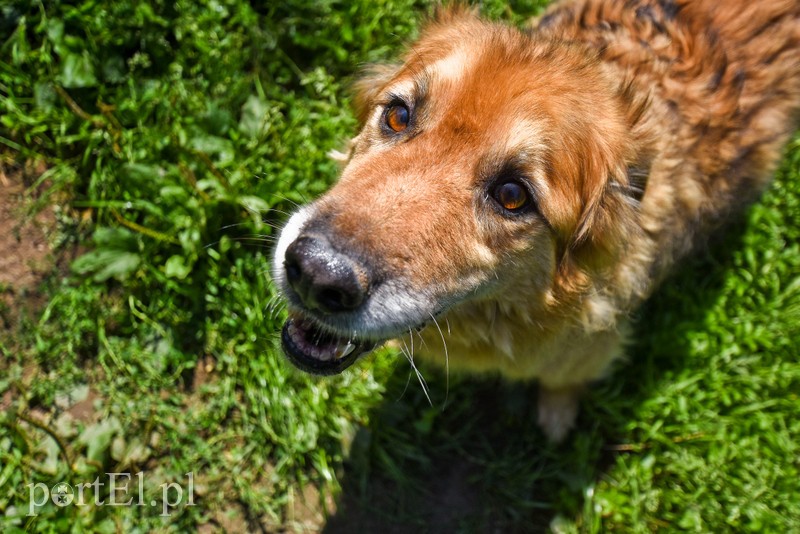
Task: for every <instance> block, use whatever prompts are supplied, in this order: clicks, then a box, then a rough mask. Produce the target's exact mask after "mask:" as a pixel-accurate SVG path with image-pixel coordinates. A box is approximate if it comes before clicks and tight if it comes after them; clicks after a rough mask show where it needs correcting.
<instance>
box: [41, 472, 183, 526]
mask: <svg viewBox="0 0 800 534" xmlns="http://www.w3.org/2000/svg"><path fill="white" fill-rule="evenodd" d="M106 476H107V477H108V480H107V481H106V482H102V481H101V480H100V477H97V478H96V479H94V481H93V482H86V483H82V484H75V486H71V485H69V484H67V483H66V482H58V483H56V484H54V485H53V486H52V487H48V486H47V484H45V483H44V482H36V483H30V484H28V485H27V486H26V487H27V488H28V494H29V497H30V499H29V500H28V515H29V516H35V515H38V514H37V513H36V510H37V509H38V508H41V507H42V506H44V505H45V504H47V501H53V504H55V505H56V506H58V507H64V506H88V505H94V506H160V507H161V514H160V515H161V516H163V517H168V516H169V515H170V514H171V513H172V510H173V509H174V508H175V507H176V506H178V505H180V504H183V505H184V506H194V505H195V504H194V473H193V472H191V471H190V472H188V473H186V474H185V475H184V476H185V477H186V485H182V484H181V483H179V482H165V483H163V484H161V485H160V486H159V487H160V488H161V499H160V500H159V499H151V500H150V501H147V500H145V497H144V473H143V472H142V471H139V472H138V473H135V474H134V475H133V476H131V474H130V473H106ZM132 485H135V486H134V487H133V488H132V487H131V486H132ZM106 487H107V490H108V491H107V495H106V496H105V498H103V493H106V492H103V491H101V489H102V488H106ZM184 490H185V493H186V499H185V501H184Z"/></svg>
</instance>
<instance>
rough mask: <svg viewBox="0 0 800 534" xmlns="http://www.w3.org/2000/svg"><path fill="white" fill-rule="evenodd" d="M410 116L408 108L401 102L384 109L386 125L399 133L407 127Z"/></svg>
mask: <svg viewBox="0 0 800 534" xmlns="http://www.w3.org/2000/svg"><path fill="white" fill-rule="evenodd" d="M410 118H411V117H410V113H409V112H408V108H407V107H406V106H404V105H403V104H393V105H391V106H389V108H388V109H387V110H386V118H385V121H386V126H388V127H389V128H390V129H391V130H392V131H393V132H397V133H400V132H402V131H403V130H405V129H406V128H408V122H409V120H410Z"/></svg>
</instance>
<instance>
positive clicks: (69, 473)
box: [0, 0, 800, 532]
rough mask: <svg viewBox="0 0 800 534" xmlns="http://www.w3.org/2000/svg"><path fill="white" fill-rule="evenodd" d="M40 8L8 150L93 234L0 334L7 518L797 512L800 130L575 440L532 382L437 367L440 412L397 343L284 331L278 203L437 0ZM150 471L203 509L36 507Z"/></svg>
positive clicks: (681, 526) (341, 519) (249, 519)
mask: <svg viewBox="0 0 800 534" xmlns="http://www.w3.org/2000/svg"><path fill="white" fill-rule="evenodd" d="M29 4H30V2H22V1H17V2H14V1H12V3H11V5H9V6H6V7H3V8H0V28H2V31H0V35H2V36H3V37H2V41H1V42H0V106H1V108H0V109H1V110H0V147H2V148H1V150H2V152H3V154H4V158H5V159H8V158H13V159H15V160H16V161H18V162H19V163H23V162H25V161H31V160H44V161H45V162H46V163H47V166H48V171H47V172H46V173H45V174H44V175H43V176H42V177H41V178H40V179H39V181H38V182H37V183H34V184H31V192H32V195H31V199H32V200H31V209H37V208H38V207H41V206H44V205H48V204H51V205H56V206H57V207H58V212H57V229H56V230H57V231H56V232H55V233H54V235H53V242H54V246H55V247H56V248H57V249H59V250H63V251H70V250H73V248H74V246H75V244H76V243H80V244H81V245H82V248H81V249H80V250H82V251H84V253H83V255H81V256H80V257H79V258H78V259H77V260H76V261H75V262H74V263H72V267H71V270H70V271H69V272H63V271H59V270H55V269H54V272H53V274H52V276H51V277H49V278H48V279H47V280H46V281H45V283H44V284H43V286H42V288H41V289H40V292H41V293H42V294H43V295H44V297H45V299H44V300H45V302H46V305H45V306H44V308H43V309H42V310H40V311H38V312H36V313H28V314H21V315H20V316H18V317H16V318H15V324H14V325H12V327H11V328H10V329H8V330H6V331H4V332H2V333H0V350H2V353H3V359H2V361H0V399H2V400H3V403H2V406H3V407H5V408H6V409H5V412H4V413H2V414H0V525H2V527H0V529H2V530H3V531H11V532H13V531H14V530H17V531H19V530H27V531H36V532H49V531H52V532H63V531H75V532H81V531H98V532H106V531H125V532H129V531H141V532H147V531H151V530H161V531H184V530H193V529H194V528H196V527H197V526H201V525H203V526H205V527H207V528H211V529H212V530H213V529H226V528H227V529H231V530H236V529H240V530H241V529H244V528H248V529H250V530H253V529H256V528H257V526H258V525H261V526H263V527H264V528H265V529H266V530H268V531H278V530H282V529H285V530H290V531H291V530H303V529H304V528H305V529H307V530H311V531H313V530H315V529H316V528H320V527H321V526H322V525H324V526H325V528H327V530H328V531H329V532H342V531H376V530H379V531H388V532H393V531H397V532H408V531H410V530H411V529H412V527H413V528H414V529H416V530H421V531H430V532H451V531H466V532H486V531H503V532H505V531H519V532H532V531H533V532H536V531H541V530H546V529H548V528H549V529H552V530H554V531H557V532H607V531H622V532H629V531H634V532H636V531H642V532H649V531H653V530H663V531H675V530H689V531H701V532H724V531H737V532H738V531H755V532H788V531H794V530H798V529H800V508H799V507H798V506H797V502H798V501H800V472H798V471H800V450H798V449H799V447H800V445H799V444H798V436H800V419H798V417H797V413H798V408H797V407H798V403H799V402H800V399H798V394H800V138H797V137H796V138H795V140H794V141H793V142H792V144H791V145H790V146H789V148H788V149H787V153H786V158H785V160H784V163H783V165H782V167H781V170H780V172H779V173H778V176H777V180H776V183H775V185H774V187H773V188H772V189H771V190H770V191H769V192H768V194H767V195H766V196H765V198H764V199H763V200H762V201H761V202H760V203H759V204H758V205H757V206H755V207H754V208H752V209H751V210H750V211H749V212H748V213H747V216H746V218H745V219H744V220H742V221H739V222H737V223H736V224H735V225H734V226H733V228H732V229H731V230H730V231H729V232H728V233H727V234H726V235H725V236H724V238H721V239H720V240H719V241H718V242H715V243H713V244H712V245H710V246H709V248H708V250H707V251H705V252H704V253H702V254H700V255H699V257H697V258H696V259H694V260H692V261H691V262H690V263H689V264H687V265H686V267H685V268H684V269H682V270H681V272H679V273H677V275H676V276H674V277H673V278H671V279H670V280H669V281H668V282H667V283H666V284H665V285H664V287H663V289H662V290H661V291H660V292H659V293H658V294H657V295H656V296H655V297H654V298H653V299H652V300H651V301H650V302H649V303H648V304H647V305H646V306H645V308H644V309H643V310H641V312H640V313H639V314H637V317H636V331H637V332H636V336H635V340H636V341H635V342H634V343H633V344H632V346H631V347H630V349H629V351H628V354H629V362H628V363H626V364H623V365H620V366H619V368H618V370H617V371H616V372H615V374H614V375H613V376H612V377H611V378H610V379H609V380H607V381H605V382H603V383H601V384H599V385H598V386H597V387H596V388H594V389H593V390H592V391H591V392H590V393H589V395H588V396H587V398H586V399H585V401H584V402H583V405H582V413H581V415H580V418H579V427H578V429H577V430H576V432H574V433H573V434H572V436H571V437H570V438H569V440H568V441H567V443H566V444H564V445H562V446H558V447H554V446H550V445H547V444H546V443H545V442H544V439H543V437H542V435H541V433H540V432H539V431H538V430H537V429H536V427H535V425H534V424H533V421H534V416H535V403H534V402H532V399H533V398H535V386H525V385H512V384H505V383H502V382H501V381H499V380H494V379H477V378H473V377H460V376H451V377H450V380H449V390H448V388H447V386H446V384H447V381H446V378H445V377H444V376H443V375H442V374H440V373H439V372H438V371H436V370H424V372H425V376H426V378H427V380H428V383H429V386H430V389H431V394H432V397H433V405H432V406H431V405H429V404H428V401H427V399H426V398H425V396H424V395H423V393H422V391H421V389H420V388H419V386H418V384H417V383H416V379H415V378H414V377H413V376H412V374H411V371H410V370H409V368H408V365H407V364H406V362H405V361H404V360H403V359H402V358H400V357H398V356H397V355H396V354H393V353H391V352H390V351H382V352H380V353H378V354H376V355H374V356H371V357H369V358H367V359H366V361H364V362H361V363H360V364H359V365H358V366H356V367H355V368H354V369H352V370H350V371H348V372H347V373H345V374H344V376H342V377H338V378H334V379H327V380H317V379H312V378H309V377H307V376H304V375H302V374H300V373H298V372H296V371H294V370H292V369H290V368H289V367H288V366H287V364H286V363H285V362H284V361H283V357H282V356H281V354H280V351H279V349H278V342H277V332H278V330H279V325H280V322H281V309H280V307H279V306H276V305H275V301H274V288H273V287H272V286H271V284H270V282H269V280H268V277H267V271H268V267H269V254H270V245H271V241H272V239H273V237H274V230H273V227H274V226H275V225H280V223H281V221H283V220H284V219H285V212H286V211H289V210H291V209H292V207H293V204H294V203H295V202H303V201H305V200H306V199H308V198H311V197H314V196H316V195H318V194H319V193H320V192H322V191H323V190H324V189H325V188H326V187H327V186H328V185H329V184H330V182H331V181H332V180H334V179H335V176H336V173H337V169H336V166H335V165H334V164H333V163H332V162H331V161H329V160H328V158H327V157H326V156H325V154H326V152H327V151H328V150H330V149H331V148H336V147H339V146H340V145H341V143H342V142H343V141H344V140H345V139H347V137H348V136H350V135H352V134H353V133H354V129H355V127H356V124H355V120H354V119H353V117H352V114H351V111H350V109H349V101H348V96H347V95H348V93H347V85H348V83H349V81H350V80H351V79H352V75H353V74H354V72H355V70H356V69H357V68H358V67H359V66H360V65H363V64H365V63H368V62H371V61H377V60H380V59H384V58H388V57H392V55H393V52H394V51H396V50H397V49H398V48H399V47H400V46H401V45H402V43H403V42H406V41H407V40H408V39H409V38H411V37H412V36H413V35H414V33H415V31H416V28H417V24H418V22H419V20H420V16H421V14H423V13H425V11H426V10H427V9H428V5H427V4H428V3H427V2H425V1H422V0H420V1H414V0H403V1H401V2H396V3H385V2H367V1H366V0H361V1H356V2H347V3H345V2H335V1H326V2H314V3H309V2H303V1H300V0H297V1H295V2H287V3H280V7H279V6H277V5H276V6H271V7H266V8H263V9H259V10H255V9H254V8H253V7H252V6H251V4H250V3H248V2H244V1H243V0H227V1H216V2H208V3H207V4H206V5H200V4H197V3H194V2H178V3H177V4H174V3H171V2H163V3H162V2H149V3H140V2H133V1H132V0H131V1H122V2H117V3H114V4H113V6H112V7H101V6H106V4H105V3H96V2H91V1H88V0H85V1H82V2H73V3H71V4H69V5H68V4H66V3H62V2H43V3H34V4H33V5H29ZM72 4H76V5H72ZM271 4H273V3H268V4H265V5H271ZM274 4H279V3H274ZM537 4H538V3H537V2H535V1H531V2H515V3H512V7H510V8H509V7H507V6H505V5H504V4H503V3H502V2H497V1H493V2H484V3H483V8H482V9H483V11H484V13H486V14H487V15H489V16H492V17H496V18H502V19H505V20H511V21H513V22H516V23H519V22H520V21H522V20H524V19H525V17H527V16H529V15H531V14H533V13H536V12H537V10H538V9H539V6H538V5H537ZM34 192H37V194H33V193H34ZM22 307H25V306H22ZM5 315H6V313H5V311H4V316H5ZM445 398H447V403H446V405H445ZM140 471H141V472H143V473H144V475H145V476H144V483H145V494H146V496H145V500H146V501H150V500H151V499H156V500H159V502H160V499H161V491H162V488H161V487H160V485H161V484H162V483H165V482H181V481H185V479H186V477H185V473H187V472H192V473H193V475H194V484H195V504H196V506H185V504H186V503H185V502H184V504H183V505H179V506H176V507H175V509H174V510H172V511H171V513H170V515H169V516H167V517H162V516H160V515H159V514H160V513H161V511H162V510H161V508H160V507H151V506H141V507H138V506H121V507H111V506H92V505H88V506H81V507H79V506H68V507H63V508H61V507H57V506H55V505H54V504H52V503H50V504H47V505H44V506H42V507H39V508H37V509H36V512H37V515H35V516H28V515H27V513H28V510H29V500H30V499H29V485H30V484H35V483H39V482H42V483H45V484H47V485H48V486H52V485H53V484H55V483H56V482H59V481H66V482H68V483H70V484H72V485H77V484H80V483H90V482H92V481H93V480H95V478H96V477H104V475H103V474H104V473H106V472H121V473H131V474H135V473H137V472H140ZM184 486H185V484H184ZM107 489H108V488H105V490H104V491H105V493H104V494H103V497H104V498H105V499H106V500H107V499H108V497H109V495H108V491H107ZM331 497H334V498H335V499H336V501H337V506H336V507H335V509H336V511H335V513H332V514H331V515H330V516H329V517H326V518H323V517H321V516H319V517H318V516H316V515H315V514H322V513H323V512H322V511H323V510H325V509H326V507H327V508H328V509H329V510H332V509H333V508H334V507H332V506H331V505H330V502H331ZM306 508H311V509H312V512H308V511H305V512H304V511H303V510H304V509H306Z"/></svg>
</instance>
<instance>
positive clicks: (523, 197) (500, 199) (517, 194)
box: [492, 182, 530, 212]
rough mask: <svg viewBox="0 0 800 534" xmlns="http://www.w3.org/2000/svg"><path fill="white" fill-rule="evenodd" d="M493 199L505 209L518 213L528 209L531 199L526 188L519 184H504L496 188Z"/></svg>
mask: <svg viewBox="0 0 800 534" xmlns="http://www.w3.org/2000/svg"><path fill="white" fill-rule="evenodd" d="M492 197H493V198H494V199H495V201H497V203H498V204H500V205H501V206H502V207H503V208H505V209H507V210H508V211H511V212H517V211H520V210H522V209H523V208H525V207H527V206H528V204H529V202H530V199H529V196H528V192H527V191H526V190H525V188H524V187H523V186H522V185H521V184H519V183H517V182H504V183H502V184H499V185H498V186H497V187H495V188H494V191H493V192H492Z"/></svg>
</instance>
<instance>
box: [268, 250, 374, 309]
mask: <svg viewBox="0 0 800 534" xmlns="http://www.w3.org/2000/svg"><path fill="white" fill-rule="evenodd" d="M284 268H285V269H286V280H287V281H288V282H289V285H290V286H291V287H292V289H294V291H295V292H296V293H297V296H298V297H300V300H302V302H303V304H304V305H305V306H306V307H307V308H309V309H312V310H319V311H321V312H323V313H339V312H345V311H351V310H355V309H356V308H358V307H359V306H360V305H361V303H362V302H363V301H364V299H365V298H366V296H367V290H368V286H369V278H368V275H367V272H366V269H365V268H364V267H363V266H362V265H360V264H359V263H358V262H356V261H355V260H354V259H353V258H351V257H349V256H347V255H346V254H343V253H341V252H339V251H336V250H334V249H333V247H331V246H330V244H329V243H328V241H327V239H325V238H324V237H321V236H300V237H298V238H297V239H296V240H295V241H294V242H293V243H292V244H291V245H289V247H288V248H287V249H286V256H285V261H284Z"/></svg>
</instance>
